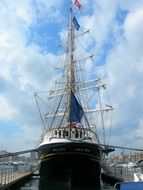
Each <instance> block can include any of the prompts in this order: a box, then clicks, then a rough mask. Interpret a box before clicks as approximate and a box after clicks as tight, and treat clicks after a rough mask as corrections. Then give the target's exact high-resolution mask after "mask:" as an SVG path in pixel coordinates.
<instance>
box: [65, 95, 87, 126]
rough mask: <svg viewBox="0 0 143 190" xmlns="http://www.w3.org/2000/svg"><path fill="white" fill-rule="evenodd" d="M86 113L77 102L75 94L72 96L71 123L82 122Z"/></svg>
mask: <svg viewBox="0 0 143 190" xmlns="http://www.w3.org/2000/svg"><path fill="white" fill-rule="evenodd" d="M83 114H84V111H83V109H82V107H81V105H80V104H79V102H78V101H77V99H76V97H75V95H74V93H73V92H72V94H71V107H70V113H69V122H70V123H72V122H73V121H74V122H79V123H80V122H81V119H82V117H83Z"/></svg>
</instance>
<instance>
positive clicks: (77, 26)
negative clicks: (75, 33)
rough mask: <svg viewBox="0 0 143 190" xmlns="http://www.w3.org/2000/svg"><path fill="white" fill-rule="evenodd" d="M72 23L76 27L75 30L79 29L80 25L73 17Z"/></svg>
mask: <svg viewBox="0 0 143 190" xmlns="http://www.w3.org/2000/svg"><path fill="white" fill-rule="evenodd" d="M73 24H74V27H75V28H76V30H79V28H80V25H79V24H78V22H77V20H76V18H75V17H73Z"/></svg>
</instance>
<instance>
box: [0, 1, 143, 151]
mask: <svg viewBox="0 0 143 190" xmlns="http://www.w3.org/2000/svg"><path fill="white" fill-rule="evenodd" d="M69 2H70V0H51V1H49V0H21V1H19V0H1V1H0V150H4V149H6V150H8V151H17V150H25V149H27V148H28V149H30V148H34V147H35V145H37V143H38V140H39V137H40V135H41V131H42V123H41V121H40V117H39V114H38V111H37V107H36V103H35V100H34V92H36V91H40V90H46V89H48V88H49V86H50V84H51V81H52V77H53V75H52V73H53V72H54V67H55V66H56V61H57V58H58V55H59V48H58V47H57V46H58V44H59V43H60V42H61V41H62V39H63V36H64V33H65V30H66V28H67V14H68V4H69ZM80 3H81V4H82V6H83V8H82V10H81V11H78V9H77V8H76V7H74V14H75V16H76V18H77V19H78V22H79V23H80V26H81V27H80V30H79V33H80V32H82V31H85V30H86V29H90V38H85V40H86V44H87V45H88V46H90V49H91V51H92V52H93V53H94V54H95V57H94V58H95V59H94V64H93V65H92V68H91V69H92V71H94V72H96V70H97V71H98V72H99V73H101V75H102V77H103V80H104V81H105V83H106V84H107V85H108V93H109V95H110V100H111V102H112V104H113V105H114V106H115V107H116V109H115V111H114V118H113V127H112V131H111V138H110V140H111V141H110V143H111V144H116V145H122V146H124V145H128V146H134V147H142V148H143V146H142V142H143V52H142V51H143V0H138V1H135V0H114V1H113V0H90V1H88V0H80Z"/></svg>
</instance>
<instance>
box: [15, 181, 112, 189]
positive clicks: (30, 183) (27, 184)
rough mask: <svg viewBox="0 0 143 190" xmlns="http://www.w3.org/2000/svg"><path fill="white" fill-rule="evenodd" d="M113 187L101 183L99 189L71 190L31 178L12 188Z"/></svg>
mask: <svg viewBox="0 0 143 190" xmlns="http://www.w3.org/2000/svg"><path fill="white" fill-rule="evenodd" d="M113 189H114V187H113V186H111V185H109V184H107V183H102V182H101V187H98V188H96V187H95V188H89V187H88V188H71V187H68V186H63V185H61V184H55V183H51V182H49V184H42V183H41V181H40V179H38V178H32V179H31V180H29V181H27V182H25V183H23V184H22V185H18V186H17V187H14V190H113Z"/></svg>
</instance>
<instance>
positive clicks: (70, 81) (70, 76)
mask: <svg viewBox="0 0 143 190" xmlns="http://www.w3.org/2000/svg"><path fill="white" fill-rule="evenodd" d="M72 20H73V12H72V8H71V7H70V9H69V28H68V47H67V55H68V63H67V88H68V113H69V112H70V106H71V95H72V92H74V83H75V75H74V56H73V52H74V27H73V22H72ZM68 115H69V114H68Z"/></svg>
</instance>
